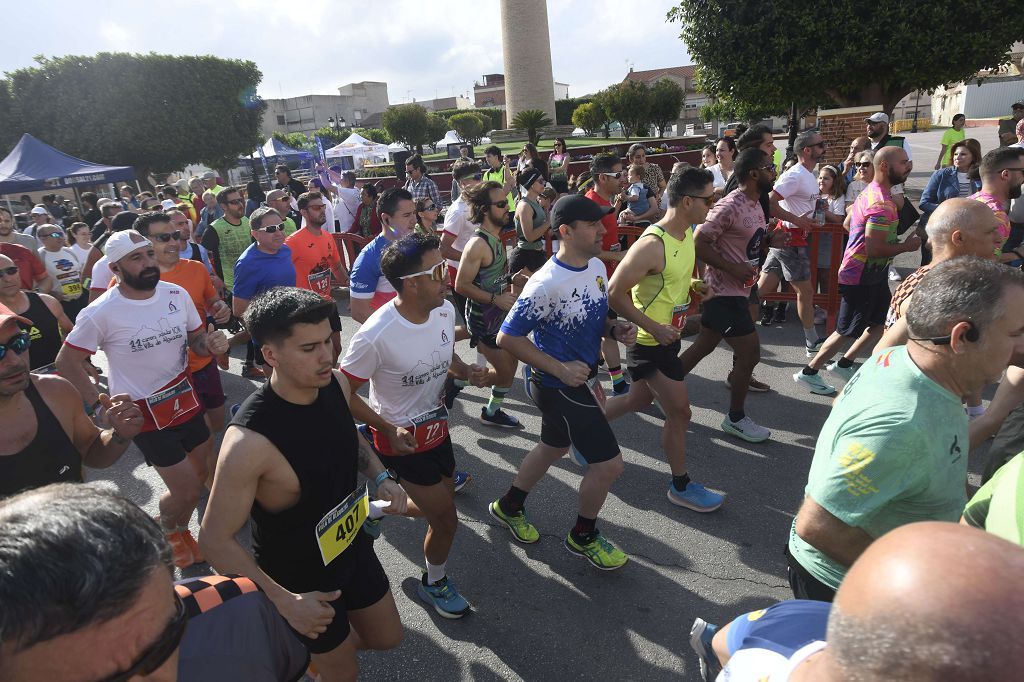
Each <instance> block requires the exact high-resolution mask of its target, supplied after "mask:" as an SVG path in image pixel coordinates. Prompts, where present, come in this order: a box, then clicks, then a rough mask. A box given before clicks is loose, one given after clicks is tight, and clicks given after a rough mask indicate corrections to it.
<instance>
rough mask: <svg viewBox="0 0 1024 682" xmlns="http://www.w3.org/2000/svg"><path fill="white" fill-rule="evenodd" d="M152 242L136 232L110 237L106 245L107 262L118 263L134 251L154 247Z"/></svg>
mask: <svg viewBox="0 0 1024 682" xmlns="http://www.w3.org/2000/svg"><path fill="white" fill-rule="evenodd" d="M152 245H153V244H152V242H150V241H149V240H148V239H146V238H145V237H143V236H142V235H141V234H139V233H138V232H136V231H135V230H124V231H123V232H115V233H114V234H112V235H110V239H108V240H107V244H106V249H105V250H106V256H107V261H109V262H110V263H116V262H117V261H119V260H121V259H122V258H124V257H125V256H127V255H128V254H129V253H131V252H132V251H136V250H138V249H144V248H146V247H147V246H152Z"/></svg>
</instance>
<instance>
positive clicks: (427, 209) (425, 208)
mask: <svg viewBox="0 0 1024 682" xmlns="http://www.w3.org/2000/svg"><path fill="white" fill-rule="evenodd" d="M423 210H424V211H436V210H437V206H434V205H433V204H427V205H426V206H424V207H423Z"/></svg>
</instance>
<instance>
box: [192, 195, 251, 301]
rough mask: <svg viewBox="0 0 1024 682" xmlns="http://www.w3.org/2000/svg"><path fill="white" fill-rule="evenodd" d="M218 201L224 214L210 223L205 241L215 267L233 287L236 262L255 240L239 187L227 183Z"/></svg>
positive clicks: (222, 277) (228, 285)
mask: <svg viewBox="0 0 1024 682" xmlns="http://www.w3.org/2000/svg"><path fill="white" fill-rule="evenodd" d="M217 204H218V205H220V207H221V208H222V209H224V216H223V217H221V218H218V219H217V220H214V221H213V222H212V223H210V227H209V228H208V229H207V230H206V231H205V232H203V237H202V243H203V246H204V247H206V250H207V251H209V252H210V254H211V255H212V256H213V268H214V270H216V271H217V276H218V277H220V278H221V279H222V280H224V285H225V286H226V287H227V288H228V290H229V291H230V290H231V285H232V284H234V281H235V262H237V261H238V257H239V256H241V255H242V252H243V251H245V249H246V247H248V246H249V244H250V243H252V238H251V237H250V236H249V219H248V218H246V217H245V199H243V198H242V192H241V191H240V190H239V189H238V188H237V187H227V188H225V189H223V190H221V191H220V192H219V193H218V194H217Z"/></svg>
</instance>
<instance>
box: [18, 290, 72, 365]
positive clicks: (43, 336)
mask: <svg viewBox="0 0 1024 682" xmlns="http://www.w3.org/2000/svg"><path fill="white" fill-rule="evenodd" d="M25 296H27V297H28V310H26V311H25V312H23V313H19V315H21V316H23V317H27V318H28V319H30V320H32V324H25V323H23V322H18V326H19V327H20V328H21V329H23V330H24V331H27V332H28V333H29V336H30V337H31V338H32V345H31V346H30V347H29V349H28V363H29V366H30V367H31V368H32V369H39V368H40V367H45V366H46V365H51V364H53V362H54V361H55V360H56V359H57V352H58V351H60V346H61V343H62V339H61V336H60V326H59V325H58V324H57V317H56V316H55V315H54V314H53V313H51V312H50V309H49V308H48V307H47V305H46V303H45V302H44V301H43V299H42V298H40V296H39V294H37V293H34V292H31V291H26V292H25Z"/></svg>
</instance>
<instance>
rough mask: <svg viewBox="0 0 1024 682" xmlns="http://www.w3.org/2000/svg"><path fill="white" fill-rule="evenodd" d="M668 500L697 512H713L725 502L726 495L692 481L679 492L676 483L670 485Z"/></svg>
mask: <svg viewBox="0 0 1024 682" xmlns="http://www.w3.org/2000/svg"><path fill="white" fill-rule="evenodd" d="M668 501H669V502H671V503H672V504H674V505H676V506H677V507H686V508H687V509H692V510H693V511H696V512H702V513H705V514H706V513H708V512H713V511H715V510H716V509H718V508H719V507H721V506H722V503H723V502H725V495H719V494H718V493H713V492H711V491H710V490H708V489H707V488H705V487H704V486H702V485H701V484H700V483H697V482H696V481H690V482H689V483H687V484H686V490H684V491H682V492H679V491H678V490H676V487H675V486H674V485H670V486H669V487H668Z"/></svg>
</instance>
